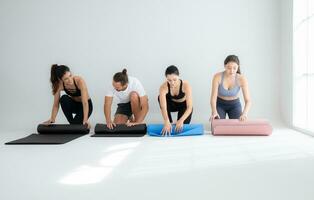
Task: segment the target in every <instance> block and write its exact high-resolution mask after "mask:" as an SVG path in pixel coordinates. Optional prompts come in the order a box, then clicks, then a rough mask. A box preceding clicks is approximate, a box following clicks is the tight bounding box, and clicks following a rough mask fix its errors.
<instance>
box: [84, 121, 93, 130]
mask: <svg viewBox="0 0 314 200" xmlns="http://www.w3.org/2000/svg"><path fill="white" fill-rule="evenodd" d="M83 124H84V125H86V126H87V128H88V129H90V128H91V124H90V123H89V121H88V120H86V121H84V122H83Z"/></svg>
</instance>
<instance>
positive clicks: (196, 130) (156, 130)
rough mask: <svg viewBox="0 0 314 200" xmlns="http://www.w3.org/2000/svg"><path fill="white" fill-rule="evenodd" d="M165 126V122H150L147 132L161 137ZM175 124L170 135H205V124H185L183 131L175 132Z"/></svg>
mask: <svg viewBox="0 0 314 200" xmlns="http://www.w3.org/2000/svg"><path fill="white" fill-rule="evenodd" d="M163 127H164V125H163V124H149V125H148V126H147V134H148V135H150V136H156V137H161V136H162V134H161V130H162V128H163ZM175 127H176V126H175V125H172V131H171V134H170V137H171V136H172V137H177V136H192V135H203V134H204V128H203V124H184V125H183V130H182V131H181V132H175Z"/></svg>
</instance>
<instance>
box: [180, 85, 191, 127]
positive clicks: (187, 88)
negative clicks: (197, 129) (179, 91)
mask: <svg viewBox="0 0 314 200" xmlns="http://www.w3.org/2000/svg"><path fill="white" fill-rule="evenodd" d="M183 86H184V85H183ZM184 89H185V91H184V92H185V99H186V110H185V112H184V114H183V115H182V116H181V118H180V119H179V120H180V121H181V122H182V123H183V122H184V120H186V118H188V117H189V115H190V114H191V112H192V109H193V101H192V88H191V86H190V84H189V83H188V82H185V87H184Z"/></svg>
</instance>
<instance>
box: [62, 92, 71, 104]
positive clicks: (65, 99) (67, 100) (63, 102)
mask: <svg viewBox="0 0 314 200" xmlns="http://www.w3.org/2000/svg"><path fill="white" fill-rule="evenodd" d="M59 102H60V104H61V105H63V104H68V103H69V102H71V98H70V97H69V96H68V95H66V94H64V95H62V96H61V97H60V100H59Z"/></svg>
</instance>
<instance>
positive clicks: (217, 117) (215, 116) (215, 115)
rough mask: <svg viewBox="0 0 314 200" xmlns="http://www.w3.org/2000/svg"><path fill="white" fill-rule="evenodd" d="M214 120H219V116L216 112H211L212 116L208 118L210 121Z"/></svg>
mask: <svg viewBox="0 0 314 200" xmlns="http://www.w3.org/2000/svg"><path fill="white" fill-rule="evenodd" d="M214 119H220V116H219V114H218V113H217V112H213V113H212V115H211V116H210V119H209V120H210V121H211V120H214Z"/></svg>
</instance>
